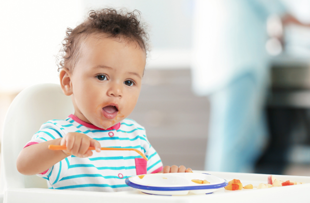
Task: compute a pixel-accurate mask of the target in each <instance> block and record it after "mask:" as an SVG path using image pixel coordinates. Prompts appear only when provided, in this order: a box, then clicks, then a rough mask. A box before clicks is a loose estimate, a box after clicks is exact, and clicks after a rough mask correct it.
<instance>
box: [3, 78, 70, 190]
mask: <svg viewBox="0 0 310 203" xmlns="http://www.w3.org/2000/svg"><path fill="white" fill-rule="evenodd" d="M73 112H74V111H73V106H72V102H71V99H70V97H68V96H65V95H64V94H63V92H62V90H61V88H60V86H59V85H57V84H39V85H34V86H31V87H28V88H26V89H24V90H23V91H22V92H21V93H19V94H18V95H17V96H16V98H15V99H14V100H13V102H12V104H11V106H10V107H9V110H8V112H7V115H6V117H5V121H4V126H3V137H2V163H1V164H2V171H1V172H2V177H1V178H2V181H3V187H4V190H7V189H15V188H47V184H46V180H44V179H43V178H39V177H37V176H35V175H33V176H25V175H22V174H20V173H19V172H18V171H17V169H16V159H17V157H18V154H19V152H20V151H21V150H22V149H23V147H24V145H25V144H26V143H27V142H28V141H29V140H30V139H31V137H32V136H33V135H34V133H35V132H37V131H38V130H39V128H40V126H41V125H42V124H43V123H45V122H46V121H48V120H50V119H64V118H66V117H67V116H68V115H69V114H70V113H73Z"/></svg>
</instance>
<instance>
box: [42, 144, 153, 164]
mask: <svg viewBox="0 0 310 203" xmlns="http://www.w3.org/2000/svg"><path fill="white" fill-rule="evenodd" d="M48 148H49V149H50V150H66V149H67V147H66V146H62V145H48ZM88 149H89V150H95V147H89V148H88ZM100 149H101V150H127V151H135V152H137V153H138V154H140V155H141V156H142V157H143V159H145V160H146V161H147V158H146V156H145V155H144V154H142V152H140V151H139V150H137V149H132V148H116V147H111V148H109V147H101V148H100Z"/></svg>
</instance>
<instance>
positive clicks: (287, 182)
mask: <svg viewBox="0 0 310 203" xmlns="http://www.w3.org/2000/svg"><path fill="white" fill-rule="evenodd" d="M289 185H294V183H293V182H291V181H289V180H287V181H285V182H283V183H282V186H289Z"/></svg>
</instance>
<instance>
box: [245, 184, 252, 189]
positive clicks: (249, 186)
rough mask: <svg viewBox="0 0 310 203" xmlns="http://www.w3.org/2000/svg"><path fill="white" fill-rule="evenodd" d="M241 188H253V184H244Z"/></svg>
mask: <svg viewBox="0 0 310 203" xmlns="http://www.w3.org/2000/svg"><path fill="white" fill-rule="evenodd" d="M243 189H253V185H252V184H248V185H246V186H244V187H243Z"/></svg>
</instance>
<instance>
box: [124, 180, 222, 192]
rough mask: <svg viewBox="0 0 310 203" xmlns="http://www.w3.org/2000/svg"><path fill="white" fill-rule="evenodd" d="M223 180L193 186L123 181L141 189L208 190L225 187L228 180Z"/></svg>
mask: <svg viewBox="0 0 310 203" xmlns="http://www.w3.org/2000/svg"><path fill="white" fill-rule="evenodd" d="M223 180H224V182H222V183H218V184H210V185H209V184H208V185H195V186H175V187H160V186H145V185H140V184H137V183H133V182H131V181H130V180H129V178H126V180H125V183H126V184H127V185H128V186H130V187H133V188H136V189H141V190H153V191H182V190H208V189H219V188H222V187H225V186H226V185H227V184H228V182H227V181H226V180H225V179H223Z"/></svg>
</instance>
